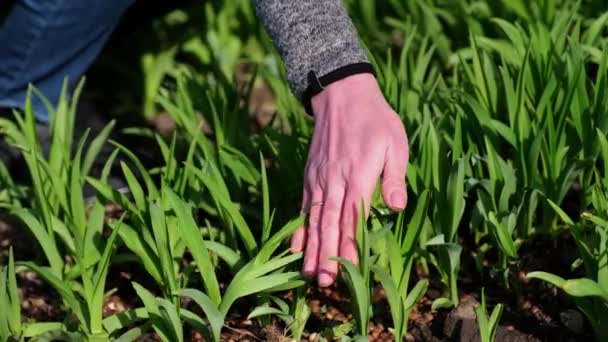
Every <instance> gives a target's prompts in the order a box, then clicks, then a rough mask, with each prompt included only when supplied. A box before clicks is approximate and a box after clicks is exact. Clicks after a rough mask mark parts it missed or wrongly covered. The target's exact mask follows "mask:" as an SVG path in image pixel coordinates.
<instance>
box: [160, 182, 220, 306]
mask: <svg viewBox="0 0 608 342" xmlns="http://www.w3.org/2000/svg"><path fill="white" fill-rule="evenodd" d="M167 196H168V199H169V203H171V207H173V210H174V211H175V215H176V216H177V222H178V223H177V226H178V229H179V230H180V232H181V235H182V239H183V240H184V242H185V243H186V246H188V248H189V249H190V253H191V254H192V257H193V258H194V261H195V262H196V265H197V266H198V268H199V273H200V275H201V277H202V280H203V285H204V286H205V290H206V291H207V294H208V295H209V298H211V300H212V301H213V303H214V304H215V305H216V306H217V305H219V304H220V302H221V294H220V287H219V284H218V281H217V277H216V276H215V268H214V266H213V264H212V263H211V259H210V258H209V252H208V251H207V247H206V245H205V241H204V240H203V237H202V235H201V231H200V230H199V229H198V225H197V224H196V222H195V221H194V218H193V216H192V208H191V207H190V206H187V205H186V204H185V203H184V202H183V201H182V200H181V199H180V198H179V197H178V196H177V195H176V194H175V193H174V192H172V191H171V190H168V191H167Z"/></svg>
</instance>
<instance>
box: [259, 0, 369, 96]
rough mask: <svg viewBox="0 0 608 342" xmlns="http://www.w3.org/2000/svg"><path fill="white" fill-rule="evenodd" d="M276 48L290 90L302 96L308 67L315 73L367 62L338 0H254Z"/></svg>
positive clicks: (355, 33) (340, 1) (352, 27)
mask: <svg viewBox="0 0 608 342" xmlns="http://www.w3.org/2000/svg"><path fill="white" fill-rule="evenodd" d="M254 3H255V7H256V11H257V14H258V17H260V19H261V20H262V22H263V23H264V26H265V27H266V31H267V32H268V34H269V35H270V38H271V39H272V41H273V43H274V45H275V47H276V48H277V50H278V51H279V53H280V55H281V57H282V58H283V62H284V63H285V67H286V69H287V78H288V81H289V85H290V86H291V89H292V90H293V92H294V94H295V95H296V96H297V97H298V98H301V97H302V93H303V92H304V90H305V89H306V87H307V86H308V81H307V75H308V73H309V72H310V71H311V70H312V71H314V72H315V73H316V74H317V76H318V77H321V76H323V75H326V74H327V73H329V72H331V71H334V70H336V69H338V68H340V67H343V66H345V65H348V64H353V63H360V62H367V61H368V59H367V56H366V54H365V51H364V50H363V49H362V48H361V47H360V46H359V41H358V38H357V32H356V30H355V27H354V26H353V24H352V22H351V20H350V18H349V17H348V14H347V13H346V10H345V9H344V6H343V5H342V0H254Z"/></svg>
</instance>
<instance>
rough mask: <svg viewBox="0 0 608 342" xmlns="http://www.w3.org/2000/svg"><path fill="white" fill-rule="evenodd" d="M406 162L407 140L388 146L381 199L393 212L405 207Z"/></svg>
mask: <svg viewBox="0 0 608 342" xmlns="http://www.w3.org/2000/svg"><path fill="white" fill-rule="evenodd" d="M407 161H408V147H407V139H404V140H403V141H401V140H400V141H398V143H396V144H392V145H389V147H388V149H387V152H386V156H385V159H384V171H383V173H382V197H383V198H384V203H386V205H387V206H388V207H389V208H391V209H393V210H395V211H400V210H403V209H405V206H406V205H407V191H406V187H405V174H406V172H407Z"/></svg>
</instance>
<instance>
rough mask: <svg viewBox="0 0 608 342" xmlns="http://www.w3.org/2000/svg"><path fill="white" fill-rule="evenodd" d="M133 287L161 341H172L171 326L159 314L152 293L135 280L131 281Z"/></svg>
mask: <svg viewBox="0 0 608 342" xmlns="http://www.w3.org/2000/svg"><path fill="white" fill-rule="evenodd" d="M132 284H133V288H134V289H135V292H136V293H137V295H138V296H139V298H141V301H142V302H143V303H144V306H145V307H146V310H147V311H148V315H149V317H150V321H151V322H152V325H153V326H154V330H155V331H156V333H157V334H158V335H159V336H160V338H161V339H162V340H163V341H168V342H169V341H172V340H173V339H174V336H173V335H174V333H173V330H172V329H171V327H169V326H168V325H167V324H169V323H168V322H166V321H165V319H164V318H163V316H162V315H161V312H160V309H159V307H158V302H157V301H156V298H155V297H154V295H153V294H152V293H151V292H150V291H148V290H147V289H146V288H145V287H143V286H141V285H139V284H138V283H136V282H132Z"/></svg>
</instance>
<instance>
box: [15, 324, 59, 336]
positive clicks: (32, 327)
mask: <svg viewBox="0 0 608 342" xmlns="http://www.w3.org/2000/svg"><path fill="white" fill-rule="evenodd" d="M56 330H67V327H66V326H65V325H64V324H63V323H60V322H35V323H28V324H26V325H25V327H24V329H23V337H35V336H39V335H42V334H45V333H47V332H50V331H56Z"/></svg>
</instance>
